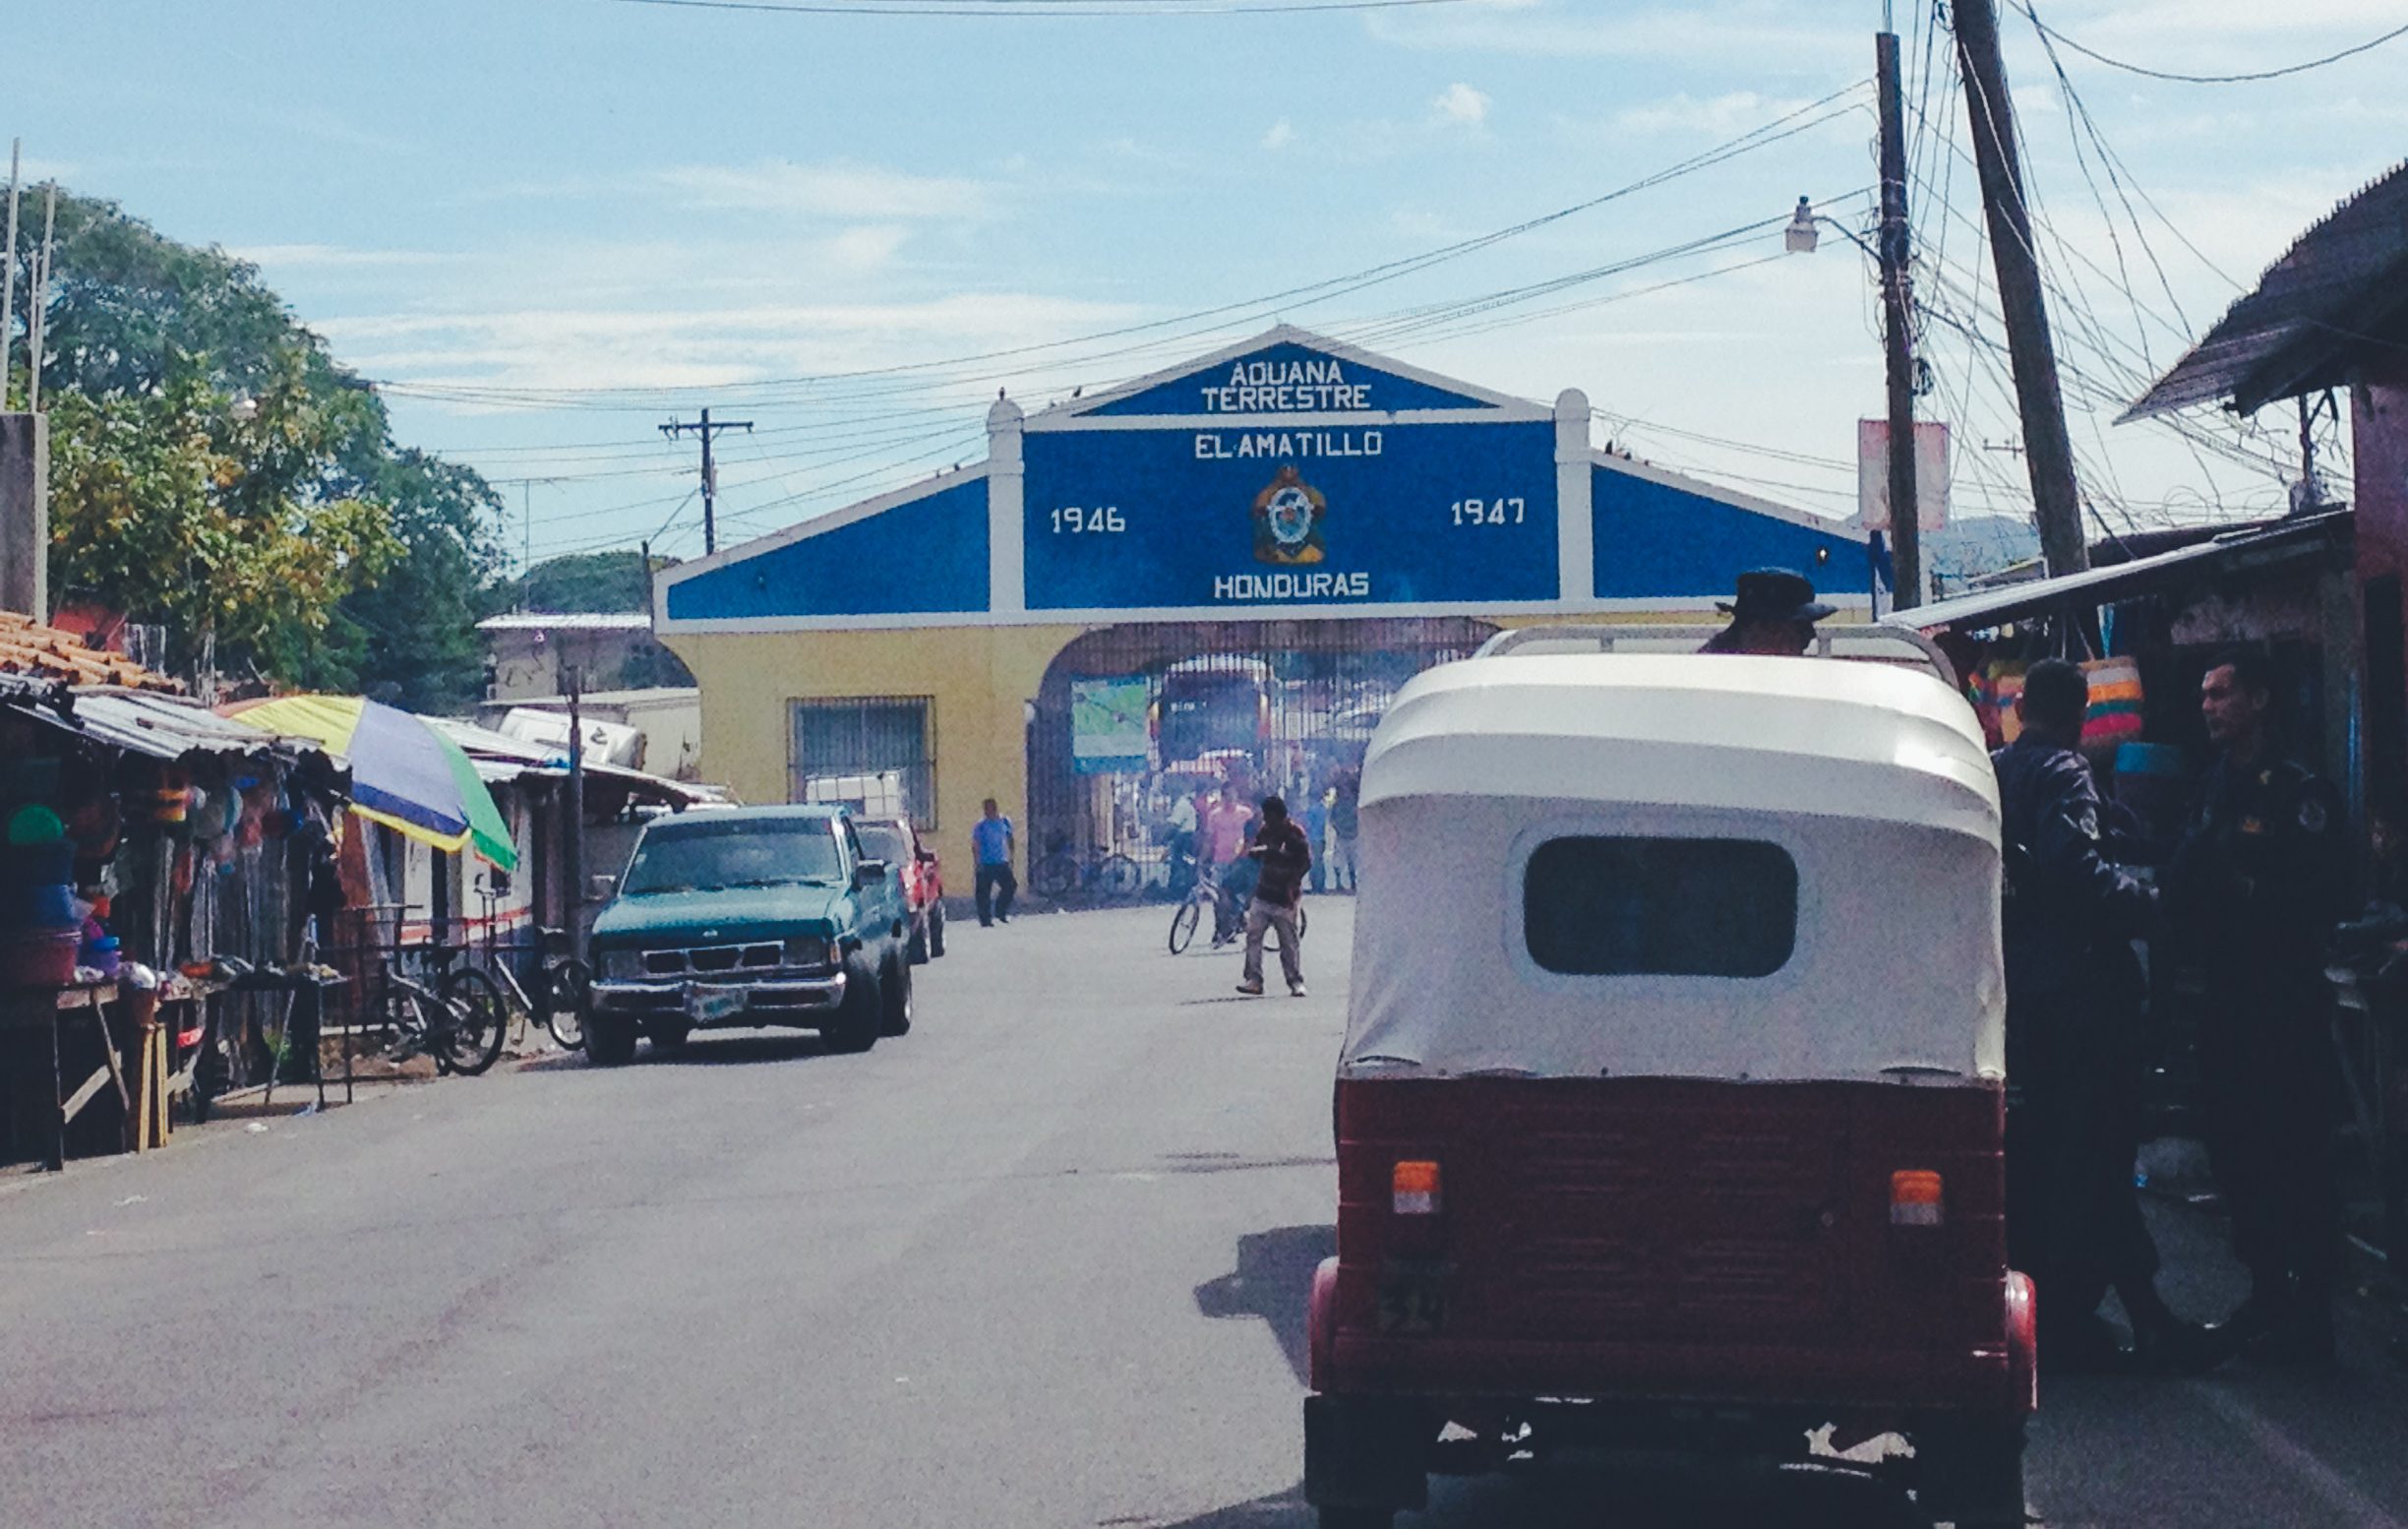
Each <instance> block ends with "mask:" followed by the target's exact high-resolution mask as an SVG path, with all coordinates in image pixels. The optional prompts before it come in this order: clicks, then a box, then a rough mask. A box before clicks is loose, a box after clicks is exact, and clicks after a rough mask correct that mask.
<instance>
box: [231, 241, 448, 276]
mask: <svg viewBox="0 0 2408 1529" xmlns="http://www.w3.org/2000/svg"><path fill="white" fill-rule="evenodd" d="M226 253H227V254H229V255H231V256H233V257H234V258H235V259H236V260H247V261H249V262H250V263H251V264H252V265H254V266H258V267H260V268H262V269H263V270H267V271H270V272H275V271H298V270H303V269H309V270H328V269H332V268H337V267H380V268H381V267H390V266H440V265H445V264H447V263H450V262H452V261H457V260H459V259H461V258H462V257H460V256H458V255H446V254H440V253H438V252H436V251H434V250H363V249H353V248H350V247H348V246H345V245H340V244H246V245H242V246H240V247H238V248H235V249H231V250H228V251H226Z"/></svg>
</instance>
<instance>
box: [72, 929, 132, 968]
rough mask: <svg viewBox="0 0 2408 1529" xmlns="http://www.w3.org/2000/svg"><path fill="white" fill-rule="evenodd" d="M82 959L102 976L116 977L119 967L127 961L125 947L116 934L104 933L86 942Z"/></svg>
mask: <svg viewBox="0 0 2408 1529" xmlns="http://www.w3.org/2000/svg"><path fill="white" fill-rule="evenodd" d="M80 959H81V961H82V962H83V964H84V965H86V966H89V967H90V968H91V969H92V970H94V971H96V972H98V973H99V974H100V975H101V976H103V977H114V976H116V975H117V968H118V967H120V966H121V965H123V964H124V963H125V953H124V948H123V947H122V946H121V945H120V944H119V943H118V940H117V937H116V936H115V935H102V936H101V937H100V938H99V939H97V940H93V941H89V942H87V943H86V944H85V946H84V949H83V954H82V955H81V957H80Z"/></svg>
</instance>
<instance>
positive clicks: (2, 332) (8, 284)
mask: <svg viewBox="0 0 2408 1529" xmlns="http://www.w3.org/2000/svg"><path fill="white" fill-rule="evenodd" d="M24 156H25V140H24V139H22V138H12V139H10V140H9V206H8V251H7V253H6V255H5V256H0V413H5V412H7V410H8V393H9V349H10V346H11V343H12V337H13V336H15V335H16V333H17V187H18V182H19V180H20V178H21V177H20V175H19V167H20V165H21V164H22V163H23V162H24Z"/></svg>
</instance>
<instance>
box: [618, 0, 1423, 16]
mask: <svg viewBox="0 0 2408 1529" xmlns="http://www.w3.org/2000/svg"><path fill="white" fill-rule="evenodd" d="M615 3H617V4H620V5H654V6H668V7H672V8H674V9H677V10H685V11H758V12H767V13H771V14H785V15H791V16H975V17H982V18H997V19H999V18H1002V17H1011V16H1073V17H1084V16H1288V15H1295V14H1297V13H1300V12H1309V11H1394V10H1403V9H1406V8H1408V7H1415V6H1431V5H1467V4H1470V3H1471V0H1264V3H1261V4H1254V5H1247V4H1236V5H1221V4H1202V5H1188V4H1182V3H1179V0H1154V3H1146V0H1137V3H1133V4H1131V3H1119V0H989V3H986V4H978V5H961V4H951V5H946V4H920V3H915V0H889V3H886V4H879V3H876V0H867V3H853V4H840V3H835V0H786V3H780V0H615Z"/></svg>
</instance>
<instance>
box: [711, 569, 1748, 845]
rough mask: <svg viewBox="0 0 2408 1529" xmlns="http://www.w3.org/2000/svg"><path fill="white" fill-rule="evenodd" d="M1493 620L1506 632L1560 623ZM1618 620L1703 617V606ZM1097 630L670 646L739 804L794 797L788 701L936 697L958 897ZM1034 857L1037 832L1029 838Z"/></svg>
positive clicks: (939, 828) (944, 822)
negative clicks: (985, 820)
mask: <svg viewBox="0 0 2408 1529" xmlns="http://www.w3.org/2000/svg"><path fill="white" fill-rule="evenodd" d="M1557 619H1562V618H1554V617H1533V616H1528V615H1514V616H1501V617H1496V618H1493V620H1494V624H1495V625H1497V626H1500V627H1518V626H1528V625H1531V624H1533V623H1535V622H1539V621H1546V620H1557ZM1618 619H1625V620H1636V621H1639V622H1643V623H1644V622H1664V621H1671V622H1699V621H1712V620H1715V619H1716V618H1715V616H1714V615H1713V613H1712V612H1711V611H1705V612H1655V613H1649V614H1646V615H1637V616H1631V617H1623V618H1618ZM1090 630H1092V629H1091V628H1087V627H1074V626H1044V627H949V628H932V629H927V630H921V631H900V632H769V633H703V634H687V635H680V636H671V637H666V638H664V639H663V642H665V643H666V644H667V645H668V646H669V648H670V649H671V650H672V651H674V652H675V653H676V654H677V655H678V656H679V657H680V658H682V659H684V660H685V661H686V666H687V667H688V668H690V669H692V671H693V674H694V679H695V681H696V682H697V683H698V684H699V685H700V686H701V690H702V764H701V772H700V777H699V778H701V779H703V780H707V781H710V782H712V783H714V784H718V785H724V786H727V787H728V788H729V789H731V790H733V791H734V792H735V793H736V795H737V797H738V799H739V800H742V801H745V802H749V803H753V804H763V803H771V802H783V801H785V800H787V799H788V797H789V795H790V794H791V792H790V781H791V778H792V777H791V775H790V773H789V770H790V767H791V765H792V758H791V756H792V751H793V734H792V731H791V729H792V722H791V719H790V713H789V708H788V703H790V702H794V701H803V700H833V699H837V698H841V697H866V696H926V697H928V698H930V700H931V702H932V704H931V706H930V708H929V712H930V725H931V728H932V729H933V733H934V737H933V740H932V742H933V749H934V757H935V760H936V828H935V834H934V837H935V840H936V848H937V853H939V854H940V855H942V856H943V857H944V862H945V865H946V866H947V867H948V868H952V883H953V885H952V887H951V888H950V889H951V890H953V891H967V890H968V889H969V870H968V867H969V866H970V865H971V864H972V861H971V857H970V825H971V824H973V823H975V822H976V821H977V820H978V816H979V803H980V802H981V801H982V800H983V799H984V798H986V797H990V796H992V797H993V798H994V799H995V800H996V802H997V803H999V804H1000V805H1001V807H1002V809H1003V811H1004V812H1005V813H1006V814H1007V815H1008V816H1010V817H1011V818H1012V819H1013V820H1014V821H1015V822H1017V823H1019V824H1020V825H1022V826H1023V829H1024V830H1025V827H1026V826H1027V823H1028V733H1027V711H1026V707H1027V704H1028V703H1030V702H1032V701H1035V700H1036V699H1037V689H1038V687H1039V686H1040V685H1041V684H1042V683H1044V680H1045V672H1046V666H1047V665H1048V664H1050V663H1052V662H1053V661H1054V655H1055V654H1057V653H1059V652H1060V651H1061V650H1062V648H1063V647H1065V646H1066V645H1068V643H1069V642H1070V641H1071V639H1073V638H1075V637H1077V636H1079V635H1080V634H1081V633H1083V632H1087V631H1090ZM1021 848H1022V850H1023V855H1024V858H1023V860H1022V868H1023V870H1025V869H1026V865H1027V862H1026V859H1025V852H1026V850H1027V840H1026V839H1025V837H1024V838H1023V840H1022V843H1021Z"/></svg>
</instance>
